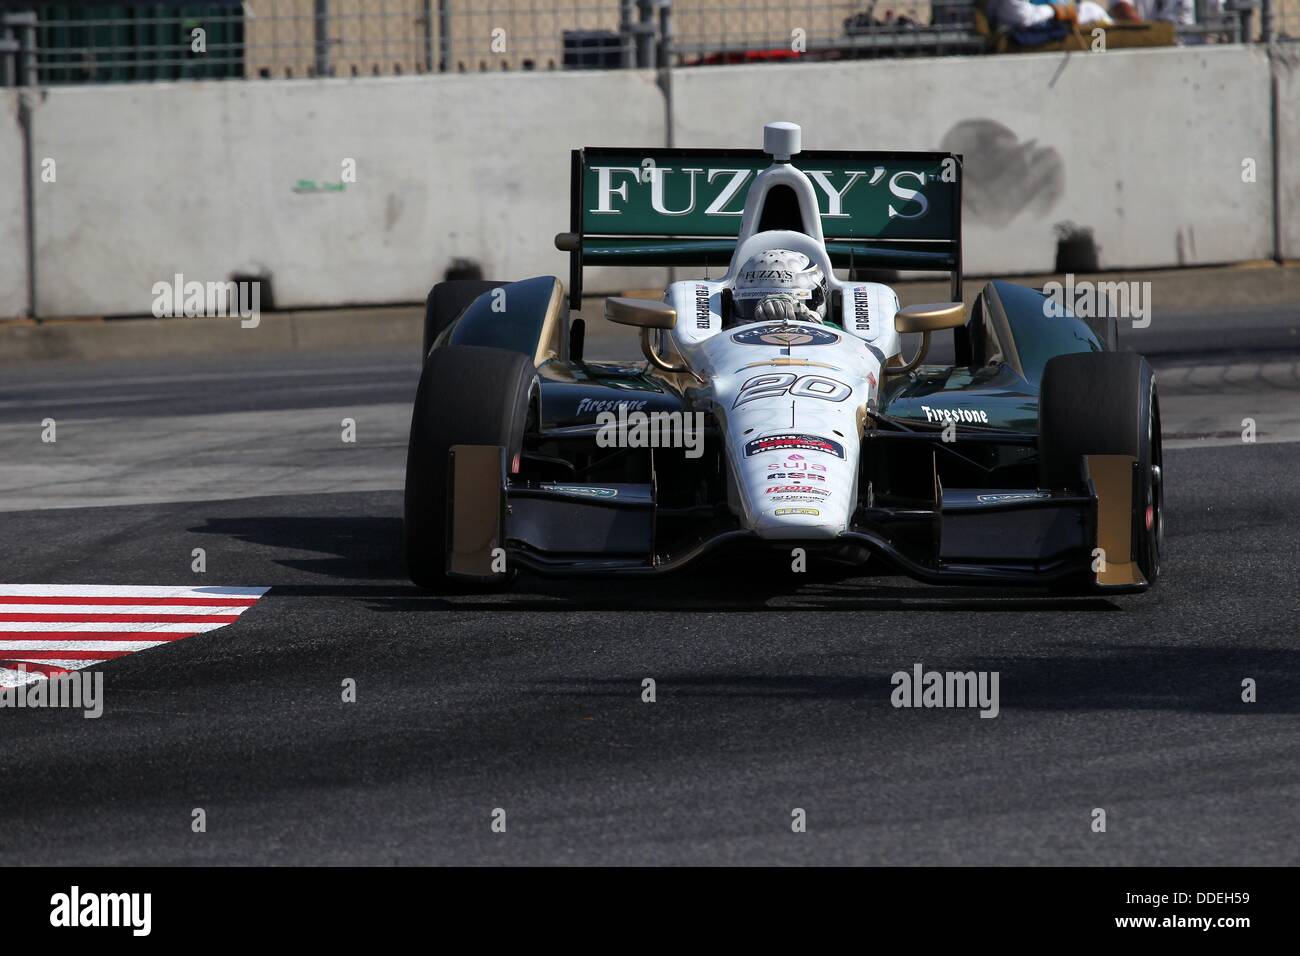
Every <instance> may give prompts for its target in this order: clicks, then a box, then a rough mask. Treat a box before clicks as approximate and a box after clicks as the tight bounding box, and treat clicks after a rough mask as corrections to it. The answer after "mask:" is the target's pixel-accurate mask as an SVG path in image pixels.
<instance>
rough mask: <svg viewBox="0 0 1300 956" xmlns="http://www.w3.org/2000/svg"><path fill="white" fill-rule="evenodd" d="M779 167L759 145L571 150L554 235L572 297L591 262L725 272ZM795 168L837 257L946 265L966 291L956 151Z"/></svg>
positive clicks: (835, 156) (872, 155)
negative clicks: (749, 208)
mask: <svg viewBox="0 0 1300 956" xmlns="http://www.w3.org/2000/svg"><path fill="white" fill-rule="evenodd" d="M771 164H772V159H771V157H770V156H768V155H767V154H765V153H763V152H762V151H761V150H756V149H755V150H746V149H734V150H724V149H622V148H604V147H591V146H588V147H586V148H585V149H575V150H574V151H573V160H572V172H571V176H572V179H571V183H570V206H569V230H570V231H569V232H567V233H561V234H560V235H558V236H556V238H555V245H556V248H558V249H560V250H561V251H563V252H567V253H569V298H570V302H571V303H572V305H573V306H574V307H575V308H578V307H580V306H581V303H582V286H583V282H582V270H583V267H584V266H695V267H705V268H709V267H717V268H723V269H725V268H726V267H727V266H728V265H729V264H730V262H731V256H732V253H733V252H734V251H735V248H736V239H737V237H738V235H739V233H740V225H741V219H742V214H743V211H744V206H745V198H746V196H747V194H748V191H749V187H750V185H751V184H752V183H753V182H754V180H755V177H756V176H757V175H758V173H760V172H761V171H762V170H764V169H766V168H767V167H768V166H770V165H771ZM793 165H794V166H795V167H797V168H798V169H800V170H802V171H803V172H804V173H806V174H807V175H808V177H809V179H810V180H812V183H813V187H814V190H815V191H816V193H817V203H818V211H819V212H820V214H821V224H822V233H823V235H824V236H825V239H826V250H827V252H828V253H829V254H830V259H831V263H832V265H834V266H836V267H837V268H853V267H863V268H876V269H907V270H915V271H923V272H925V271H933V272H947V273H950V274H951V276H952V283H953V298H954V300H956V299H959V298H960V297H961V176H962V166H961V157H960V156H958V155H956V154H954V153H931V152H876V151H811V152H802V153H799V154H797V155H796V156H795V157H794V160H793ZM769 195H770V194H769ZM769 205H770V199H769ZM759 227H760V228H767V227H766V226H764V225H762V224H761V222H760V226H759Z"/></svg>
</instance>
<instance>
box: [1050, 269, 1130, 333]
mask: <svg viewBox="0 0 1300 956" xmlns="http://www.w3.org/2000/svg"><path fill="white" fill-rule="evenodd" d="M1043 294H1044V295H1046V296H1047V298H1046V299H1044V300H1043V314H1044V315H1045V316H1047V317H1048V318H1051V319H1059V318H1061V317H1062V316H1064V315H1066V314H1067V312H1069V313H1073V314H1074V315H1075V316H1077V317H1079V318H1081V319H1092V318H1115V319H1131V320H1132V321H1133V328H1135V329H1145V328H1146V327H1147V326H1148V325H1150V324H1151V283H1150V282H1091V281H1089V280H1087V279H1083V280H1082V281H1079V282H1076V281H1075V280H1074V273H1073V272H1067V273H1066V275H1065V284H1064V285H1062V284H1061V283H1060V282H1056V281H1052V282H1048V283H1046V284H1045V285H1044V286H1043Z"/></svg>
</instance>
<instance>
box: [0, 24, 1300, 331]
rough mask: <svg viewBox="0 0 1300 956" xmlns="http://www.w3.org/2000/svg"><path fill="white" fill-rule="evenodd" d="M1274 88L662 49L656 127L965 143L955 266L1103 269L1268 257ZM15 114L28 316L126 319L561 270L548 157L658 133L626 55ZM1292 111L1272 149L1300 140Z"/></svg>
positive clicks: (123, 99) (63, 103) (1150, 55)
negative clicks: (670, 59)
mask: <svg viewBox="0 0 1300 956" xmlns="http://www.w3.org/2000/svg"><path fill="white" fill-rule="evenodd" d="M1268 83H1269V63H1268V60H1267V57H1266V56H1265V54H1264V53H1262V52H1260V51H1257V50H1254V49H1249V48H1244V47H1217V48H1214V47H1203V48H1199V49H1170V50H1135V51H1113V52H1109V53H1105V54H1082V53H1075V54H1071V55H1068V56H1067V55H1062V54H1039V55H1022V56H1003V57H977V58H960V59H958V58H947V59H938V60H935V59H928V60H891V61H874V62H859V63H838V64H805V65H793V66H752V67H747V66H734V67H717V68H701V69H684V70H679V71H676V72H675V73H674V98H675V112H676V118H677V122H676V134H677V143H678V145H683V146H757V145H758V143H759V141H760V134H761V126H762V123H763V122H764V121H766V120H770V119H773V118H784V119H793V120H796V121H798V122H800V123H801V124H802V125H803V126H804V130H805V146H806V147H807V148H844V149H853V148H857V149H865V148H876V149H882V148H886V149H934V148H943V149H952V150H955V151H960V152H963V153H965V154H966V156H967V170H966V194H965V195H966V204H965V206H966V209H965V215H966V233H965V240H966V241H965V248H966V265H967V271H968V272H972V273H1027V272H1044V271H1050V270H1051V269H1052V267H1053V265H1054V253H1055V245H1056V236H1055V233H1054V226H1056V224H1058V223H1064V222H1073V223H1075V224H1077V225H1079V226H1084V227H1088V228H1091V229H1092V230H1093V232H1094V235H1095V238H1096V241H1097V244H1098V246H1099V247H1100V254H1101V256H1100V257H1101V266H1102V267H1103V268H1108V269H1115V268H1142V267H1161V266H1176V265H1196V264H1208V263H1217V262H1230V261H1238V260H1246V259H1260V258H1267V257H1268V256H1270V255H1271V254H1272V251H1273V250H1272V218H1271V216H1272V213H1271V194H1270V189H1271V182H1272V180H1271V177H1272V170H1271V155H1272V150H1271V146H1270V121H1269V97H1268ZM1288 83H1289V85H1286V86H1285V97H1289V99H1286V98H1284V103H1285V104H1290V107H1289V108H1290V109H1291V114H1290V115H1291V116H1292V117H1296V116H1300V109H1297V108H1296V103H1297V100H1298V98H1300V92H1298V89H1297V80H1296V79H1295V78H1294V77H1291V78H1290V79H1289V81H1288ZM6 115H7V114H6ZM15 122H16V121H15ZM34 122H35V135H34V154H35V158H36V162H37V163H38V164H39V162H40V161H41V159H42V158H43V157H51V158H54V159H56V160H57V164H58V165H57V169H58V180H57V183H55V184H40V183H38V189H37V193H36V197H35V202H36V220H37V224H36V237H37V257H38V270H37V280H38V287H37V293H38V309H39V312H40V314H42V315H46V316H52V315H76V314H139V313H147V312H148V311H149V309H150V306H151V304H152V301H153V295H152V293H151V291H150V290H151V286H152V285H153V283H155V282H157V281H160V280H170V278H171V277H172V275H173V274H174V273H176V272H181V273H183V274H184V275H185V276H186V278H187V279H198V280H200V281H216V280H220V279H225V278H227V277H228V276H229V275H231V274H232V273H253V274H264V275H269V276H271V278H272V281H273V288H274V294H275V300H276V305H278V306H281V307H308V306H334V305H349V304H367V303H386V302H412V301H417V300H420V299H422V298H423V296H424V294H425V293H426V291H427V290H428V287H429V285H430V284H431V283H432V282H433V281H435V280H436V279H437V278H439V277H440V276H441V274H442V271H443V270H444V269H445V268H446V266H447V265H448V263H449V261H450V260H451V258H452V257H453V256H466V257H470V258H474V259H477V260H478V261H479V262H481V263H482V265H483V268H484V270H485V273H486V274H487V275H488V276H489V277H491V278H515V277H519V276H524V275H530V274H538V273H555V274H559V275H561V276H567V271H566V269H567V265H566V258H565V257H564V256H563V255H562V254H560V253H558V252H556V251H555V250H554V248H553V246H552V243H551V239H552V237H553V235H554V234H555V233H556V232H559V231H563V230H565V229H567V228H568V193H569V158H568V151H569V150H570V149H571V148H572V147H574V146H581V145H588V144H591V145H611V146H617V145H647V146H653V145H656V144H661V143H663V142H664V106H663V98H662V95H661V94H660V92H659V90H658V89H657V88H656V86H655V84H654V78H653V76H652V75H650V74H646V73H633V72H619V73H569V74H563V73H560V74H526V73H512V74H503V75H497V74H487V75H481V74H480V75H474V74H470V75H465V76H445V77H396V78H373V79H369V78H368V79H356V80H325V81H309V80H293V81H275V80H272V81H247V82H229V83H200V84H184V85H170V84H157V85H149V86H125V85H124V86H111V87H80V88H67V89H53V90H50V91H49V93H48V95H47V96H45V97H44V99H43V100H42V101H41V102H40V104H39V106H38V107H37V113H36V116H35V121H34ZM1296 126H1297V121H1295V120H1292V121H1291V122H1289V123H1288V124H1287V128H1288V130H1289V132H1288V133H1287V135H1288V136H1290V137H1291V139H1290V140H1289V141H1288V142H1289V144H1290V145H1289V146H1288V147H1285V148H1287V149H1288V151H1287V152H1284V154H1283V155H1284V156H1287V155H1289V156H1292V157H1295V156H1300V153H1298V152H1297V151H1296V150H1297V148H1298V147H1300V144H1298V143H1296V142H1295V140H1296V139H1297V137H1298V136H1300V134H1298V133H1297V130H1296ZM10 139H11V137H10V133H9V128H8V125H6V126H5V127H4V128H3V129H0V169H3V170H5V172H4V173H3V174H2V175H5V176H9V175H10V173H9V170H10V169H13V168H15V167H14V166H13V165H11V164H9V163H7V162H4V159H5V157H6V156H7V155H8V151H10V150H11V148H15V147H14V144H11V142H10ZM349 158H350V159H355V160H356V182H344V181H343V165H342V164H343V161H344V160H345V159H349ZM1245 158H1254V159H1255V160H1256V161H1257V182H1256V183H1255V184H1246V183H1243V182H1242V177H1241V170H1242V161H1243V159H1245ZM1296 165H1300V164H1293V166H1292V168H1291V169H1290V170H1289V172H1288V176H1289V177H1290V178H1289V182H1290V186H1289V187H1288V188H1289V189H1290V190H1291V199H1290V200H1289V201H1290V202H1291V206H1290V207H1289V208H1291V209H1292V210H1295V209H1296V208H1297V205H1296V193H1297V191H1298V190H1300V184H1298V183H1297V181H1296V176H1297V175H1298V174H1297V173H1296V168H1295V167H1296ZM11 202H12V199H11V196H10V194H9V191H6V195H5V196H3V197H0V203H5V204H7V203H11ZM1291 219H1292V222H1291V223H1290V224H1289V225H1288V227H1287V228H1288V230H1289V232H1288V236H1289V237H1290V238H1289V241H1290V242H1291V246H1290V248H1291V253H1290V254H1291V255H1295V254H1297V249H1300V236H1297V230H1300V226H1298V225H1296V224H1295V221H1296V217H1295V216H1294V215H1293V216H1292V217H1291ZM12 221H14V220H13V219H12V218H11V217H10V216H9V215H8V214H7V213H6V215H5V218H4V219H3V220H0V222H2V223H3V224H4V226H3V228H5V229H10V228H11V226H10V225H9V224H10V223H11V222H12ZM19 221H20V220H19ZM16 248H21V245H18V246H16ZM10 269H11V266H10V264H9V263H8V262H5V263H4V264H3V265H2V266H0V270H10ZM7 276H8V271H0V312H3V313H10V314H12V312H13V311H14V309H13V307H12V306H11V305H8V304H7V303H9V302H10V301H11V300H12V294H11V293H8V292H6V291H5V290H7V289H8V288H9V286H11V285H13V280H12V277H8V278H6V277H7ZM661 280H662V273H661V272H659V271H657V270H656V271H648V270H639V271H635V272H631V273H629V272H623V273H620V274H610V273H603V274H602V273H599V272H595V271H593V272H590V273H589V275H588V282H587V286H588V289H589V290H592V291H600V290H608V289H613V288H623V287H629V286H631V285H642V286H644V285H653V284H655V283H657V282H659V281H661Z"/></svg>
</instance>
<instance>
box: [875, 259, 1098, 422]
mask: <svg viewBox="0 0 1300 956" xmlns="http://www.w3.org/2000/svg"><path fill="white" fill-rule="evenodd" d="M1049 302H1050V300H1049V299H1048V298H1047V297H1046V296H1044V295H1043V294H1042V293H1041V292H1039V291H1037V290H1036V289H1031V288H1028V287H1026V286H1021V285H1015V284H1014V283H1010V282H1003V281H996V282H990V283H988V284H987V285H986V286H985V287H984V289H983V291H981V292H980V295H979V297H978V299H977V300H976V302H975V307H974V308H973V309H972V310H971V315H970V319H969V320H968V322H967V325H966V329H965V330H964V336H965V342H966V348H967V349H969V351H970V354H969V355H967V356H966V358H968V359H969V360H970V363H971V364H969V365H957V366H955V367H953V366H924V365H923V366H921V367H920V368H918V369H917V370H916V371H914V372H912V373H911V374H910V375H907V376H905V377H903V376H900V377H898V378H896V379H892V380H891V381H889V382H888V383H887V384H886V386H885V391H884V395H883V397H882V400H881V408H880V413H881V414H882V415H884V416H886V417H889V418H893V419H902V420H905V421H907V422H909V423H912V422H916V423H919V424H924V425H928V426H931V427H937V428H941V427H942V426H943V424H944V423H945V422H946V421H948V420H949V416H948V415H947V414H945V413H957V417H956V419H955V420H956V421H957V423H958V425H959V427H962V428H967V427H971V428H976V429H979V428H987V429H1000V430H1004V431H1016V432H1023V433H1027V434H1034V433H1036V432H1037V430H1038V387H1039V382H1040V381H1041V380H1042V376H1043V368H1044V366H1046V365H1047V362H1048V360H1049V359H1051V358H1054V357H1055V356H1057V355H1067V354H1070V353H1074V352H1100V351H1102V350H1103V348H1104V347H1103V345H1102V343H1101V340H1100V339H1099V338H1098V337H1097V335H1096V333H1095V332H1094V331H1093V330H1092V328H1090V327H1089V326H1088V324H1087V323H1086V322H1084V321H1083V320H1081V319H1078V318H1076V317H1075V316H1073V315H1070V314H1068V313H1067V314H1065V315H1061V316H1055V315H1052V314H1051V313H1050V311H1049V309H1048V308H1047V305H1048V303H1049ZM959 352H960V346H959ZM927 408H928V409H929V412H928V413H927V411H926V409H927ZM972 418H973V419H974V420H972Z"/></svg>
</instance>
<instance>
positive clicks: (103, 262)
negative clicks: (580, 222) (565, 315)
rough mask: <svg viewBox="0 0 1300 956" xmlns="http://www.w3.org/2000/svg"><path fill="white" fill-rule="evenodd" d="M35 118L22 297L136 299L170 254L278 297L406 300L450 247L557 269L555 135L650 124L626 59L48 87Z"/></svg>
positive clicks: (640, 133)
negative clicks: (350, 169)
mask: <svg viewBox="0 0 1300 956" xmlns="http://www.w3.org/2000/svg"><path fill="white" fill-rule="evenodd" d="M35 125H36V131H35V136H34V145H35V156H36V158H37V161H38V162H39V160H40V157H43V156H50V157H54V158H56V160H57V169H58V182H57V185H55V186H53V187H50V188H42V189H39V190H38V191H37V195H36V220H37V227H36V241H37V256H38V262H39V268H38V270H37V282H38V285H37V296H38V309H39V310H40V312H41V314H42V315H76V314H96V313H99V314H139V313H148V312H149V311H150V308H151V305H152V302H153V294H152V293H151V291H150V289H151V287H152V285H153V284H154V283H155V282H158V281H171V278H172V276H173V275H174V274H175V273H177V272H180V273H182V274H184V275H185V277H186V279H187V280H188V279H197V280H199V281H205V282H206V281H218V280H223V279H225V278H226V277H228V276H229V275H230V274H231V273H254V274H264V275H269V276H271V279H272V284H273V292H274V296H275V301H276V304H277V305H278V306H334V305H347V304H363V303H381V302H413V301H417V300H421V299H423V298H424V296H425V294H426V293H427V292H428V289H429V286H430V285H431V284H432V283H433V281H435V279H436V278H440V277H441V274H442V271H443V269H444V268H445V267H446V266H447V264H448V262H449V261H450V259H451V258H452V257H453V256H467V257H471V258H474V259H477V260H478V261H479V262H481V263H482V265H483V267H484V270H485V272H486V273H487V274H488V275H489V277H491V278H514V277H517V276H520V275H523V274H536V273H546V272H551V273H555V272H560V271H562V270H564V269H565V268H566V263H567V259H566V258H565V256H564V255H563V254H561V253H559V252H557V251H556V250H555V248H554V246H553V244H552V238H553V236H554V235H555V233H557V232H562V231H565V230H567V229H568V226H569V208H568V194H569V157H568V150H569V149H570V148H572V147H574V146H581V145H584V144H585V143H586V142H587V141H589V140H591V139H596V140H599V141H601V142H605V141H608V142H610V143H613V144H615V145H636V144H644V143H646V142H651V143H654V142H660V143H662V142H663V137H664V126H663V100H662V96H661V95H660V93H659V91H658V89H657V88H656V87H655V86H654V80H653V77H652V76H650V75H648V74H643V73H614V74H595V73H580V74H567V75H563V74H560V75H554V76H547V77H544V78H539V77H537V76H530V75H528V74H522V73H514V74H506V75H486V76H482V75H466V76H449V77H437V78H433V79H425V78H418V77H409V78H383V79H366V80H356V81H348V80H326V81H310V80H289V81H274V80H273V81H260V82H259V81H247V82H238V83H233V82H231V83H217V82H211V83H200V84H194V85H184V86H177V85H172V84H156V85H149V86H127V85H122V86H111V87H99V88H75V89H54V90H51V91H50V92H49V95H48V97H47V98H46V99H45V100H44V101H43V102H42V103H41V105H40V107H39V111H38V113H37V115H36V119H35ZM345 159H354V160H355V161H356V182H354V183H349V182H344V181H343V161H344V160H345ZM339 187H341V188H339Z"/></svg>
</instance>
